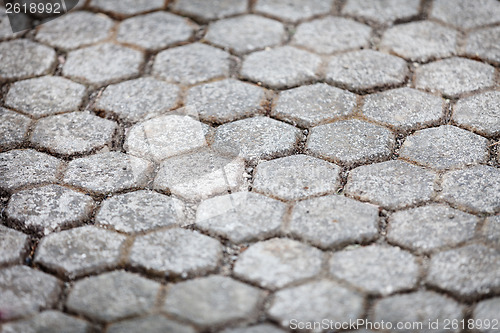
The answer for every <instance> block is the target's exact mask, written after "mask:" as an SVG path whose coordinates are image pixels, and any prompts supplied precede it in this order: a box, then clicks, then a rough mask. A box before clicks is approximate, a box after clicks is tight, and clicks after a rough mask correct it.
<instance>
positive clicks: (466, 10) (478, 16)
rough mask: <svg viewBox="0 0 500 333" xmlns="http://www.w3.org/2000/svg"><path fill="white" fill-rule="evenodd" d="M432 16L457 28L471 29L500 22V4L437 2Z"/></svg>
mask: <svg viewBox="0 0 500 333" xmlns="http://www.w3.org/2000/svg"><path fill="white" fill-rule="evenodd" d="M430 16H431V17H432V18H436V19H438V20H440V21H443V22H445V23H448V24H451V25H454V26H456V27H457V28H461V29H471V28H475V27H478V26H482V25H486V24H492V23H498V22H500V4H499V3H498V2H497V1H494V0H478V1H467V0H458V1H447V0H436V1H434V3H433V6H432V10H431V12H430Z"/></svg>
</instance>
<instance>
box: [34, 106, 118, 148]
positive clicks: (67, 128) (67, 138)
mask: <svg viewBox="0 0 500 333" xmlns="http://www.w3.org/2000/svg"><path fill="white" fill-rule="evenodd" d="M117 129H118V125H117V124H116V123H115V122H114V121H111V120H107V119H102V118H99V117H97V116H94V115H92V114H90V113H89V112H72V113H66V114H61V115H55V116H51V117H47V118H44V119H40V120H39V121H38V122H37V123H36V126H35V127H34V129H33V132H32V134H31V138H30V141H31V143H32V144H33V145H34V146H36V147H40V148H44V149H46V150H48V151H50V152H52V153H55V154H60V155H75V154H88V153H90V152H92V151H96V150H99V149H102V148H104V147H108V148H111V147H112V141H113V138H114V135H115V133H116V131H117Z"/></svg>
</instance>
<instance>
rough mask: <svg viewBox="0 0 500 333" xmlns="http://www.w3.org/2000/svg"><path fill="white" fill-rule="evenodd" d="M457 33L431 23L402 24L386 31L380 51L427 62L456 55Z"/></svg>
mask: <svg viewBox="0 0 500 333" xmlns="http://www.w3.org/2000/svg"><path fill="white" fill-rule="evenodd" d="M456 47H457V31H455V30H452V29H449V28H446V27H444V26H442V25H439V24H437V23H434V22H430V21H418V22H411V23H406V24H400V25H397V26H395V27H393V28H390V29H388V30H386V32H385V33H384V35H383V36H382V40H381V42H380V49H381V50H384V51H389V52H391V53H394V54H396V55H398V56H400V57H403V58H405V59H407V60H410V61H420V62H426V61H429V60H431V59H436V58H445V57H449V56H451V55H453V54H455V53H456Z"/></svg>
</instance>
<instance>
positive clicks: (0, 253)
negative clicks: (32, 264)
mask: <svg viewBox="0 0 500 333" xmlns="http://www.w3.org/2000/svg"><path fill="white" fill-rule="evenodd" d="M27 250H28V236H27V235H25V234H23V233H21V232H19V231H16V230H13V229H9V228H7V227H4V226H3V225H0V266H2V265H8V264H21V263H22V261H23V258H24V256H25V254H26V253H27Z"/></svg>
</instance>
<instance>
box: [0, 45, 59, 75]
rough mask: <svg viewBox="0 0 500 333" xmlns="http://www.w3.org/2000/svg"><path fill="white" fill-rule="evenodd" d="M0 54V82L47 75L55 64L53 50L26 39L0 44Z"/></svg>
mask: <svg viewBox="0 0 500 333" xmlns="http://www.w3.org/2000/svg"><path fill="white" fill-rule="evenodd" d="M0 54H1V55H2V62H0V82H5V81H14V80H21V79H27V78H30V77H34V76H40V75H44V74H48V73H50V72H51V71H52V70H53V68H54V66H55V64H56V52H55V51H54V50H53V49H51V48H50V47H48V46H45V45H40V44H38V43H34V42H32V41H30V40H28V39H17V40H12V41H8V42H2V43H0Z"/></svg>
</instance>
